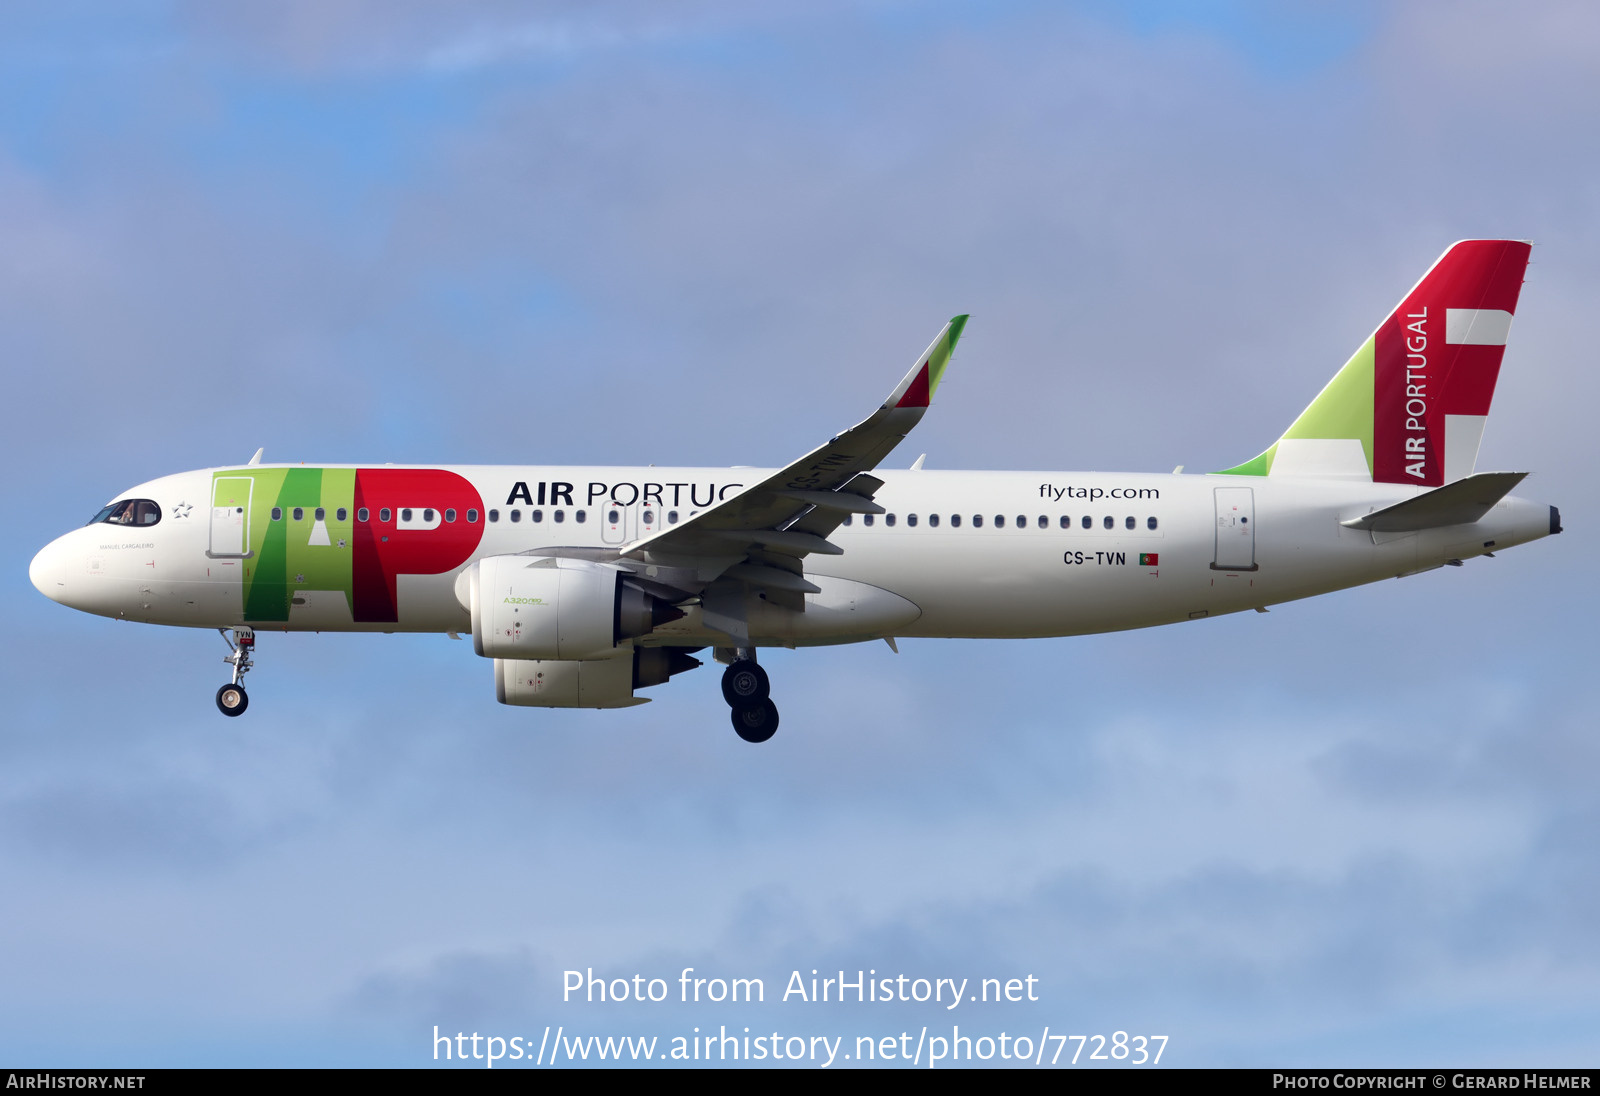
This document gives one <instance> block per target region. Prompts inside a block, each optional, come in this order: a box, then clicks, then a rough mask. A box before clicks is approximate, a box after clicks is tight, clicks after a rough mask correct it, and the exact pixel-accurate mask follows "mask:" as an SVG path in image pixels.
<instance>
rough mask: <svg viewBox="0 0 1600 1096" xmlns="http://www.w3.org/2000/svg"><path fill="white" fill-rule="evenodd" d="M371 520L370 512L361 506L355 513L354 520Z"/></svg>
mask: <svg viewBox="0 0 1600 1096" xmlns="http://www.w3.org/2000/svg"><path fill="white" fill-rule="evenodd" d="M371 518H372V511H371V510H368V509H367V508H366V507H365V506H363V507H362V508H361V509H359V510H357V511H356V520H357V521H368V520H370V519H371Z"/></svg>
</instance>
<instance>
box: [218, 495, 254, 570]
mask: <svg viewBox="0 0 1600 1096" xmlns="http://www.w3.org/2000/svg"><path fill="white" fill-rule="evenodd" d="M255 483H256V481H255V479H254V477H251V476H218V477H217V478H216V480H215V481H213V483H212V486H211V547H210V549H209V550H208V551H207V552H206V555H208V556H210V557H211V558H212V559H243V558H244V557H246V556H248V555H249V554H250V496H251V492H252V491H253V490H254V489H255Z"/></svg>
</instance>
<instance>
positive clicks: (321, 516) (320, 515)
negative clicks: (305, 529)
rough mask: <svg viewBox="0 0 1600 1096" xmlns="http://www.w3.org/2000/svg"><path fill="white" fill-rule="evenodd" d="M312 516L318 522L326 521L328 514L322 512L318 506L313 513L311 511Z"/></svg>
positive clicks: (324, 511)
mask: <svg viewBox="0 0 1600 1096" xmlns="http://www.w3.org/2000/svg"><path fill="white" fill-rule="evenodd" d="M312 514H313V516H314V517H315V518H316V519H317V520H318V521H323V520H326V518H327V516H328V512H327V511H326V510H324V509H323V508H322V507H320V506H319V507H317V508H316V509H315V510H314V511H312Z"/></svg>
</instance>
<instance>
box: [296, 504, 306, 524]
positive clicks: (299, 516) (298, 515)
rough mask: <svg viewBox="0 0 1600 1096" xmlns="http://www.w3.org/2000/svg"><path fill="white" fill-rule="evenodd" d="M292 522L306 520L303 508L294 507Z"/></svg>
mask: <svg viewBox="0 0 1600 1096" xmlns="http://www.w3.org/2000/svg"><path fill="white" fill-rule="evenodd" d="M294 520H295V521H304V520H306V508H305V507H304V506H296V507H295V508H294Z"/></svg>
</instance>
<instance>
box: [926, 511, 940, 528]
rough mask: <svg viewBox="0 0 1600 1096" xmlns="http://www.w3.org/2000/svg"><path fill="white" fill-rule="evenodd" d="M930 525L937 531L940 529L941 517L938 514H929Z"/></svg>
mask: <svg viewBox="0 0 1600 1096" xmlns="http://www.w3.org/2000/svg"><path fill="white" fill-rule="evenodd" d="M928 524H929V525H931V526H932V527H933V528H935V529H937V528H939V515H938V514H929V515H928Z"/></svg>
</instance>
